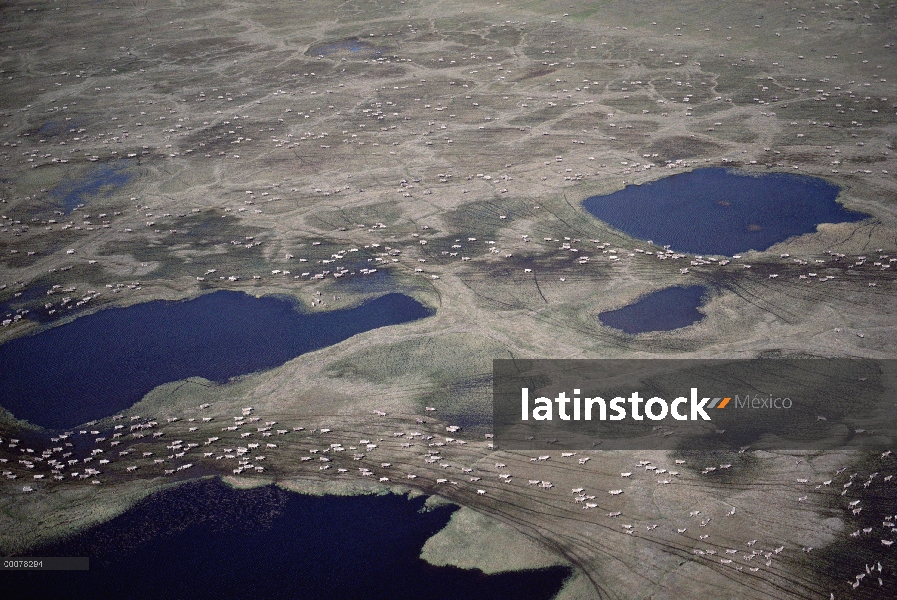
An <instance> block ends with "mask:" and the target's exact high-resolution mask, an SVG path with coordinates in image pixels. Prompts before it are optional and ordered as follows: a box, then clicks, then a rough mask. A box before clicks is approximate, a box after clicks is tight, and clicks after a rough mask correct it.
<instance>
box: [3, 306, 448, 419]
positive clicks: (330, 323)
mask: <svg viewBox="0 0 897 600" xmlns="http://www.w3.org/2000/svg"><path fill="white" fill-rule="evenodd" d="M431 314H433V311H432V310H430V309H428V308H427V307H425V306H424V305H422V304H420V303H419V302H417V301H416V300H414V299H413V298H411V297H409V296H405V295H402V294H395V293H393V294H386V295H384V296H381V297H379V298H377V299H375V300H370V301H368V302H365V303H363V304H361V305H359V306H357V307H355V308H348V309H342V310H333V311H328V312H315V313H301V312H299V311H297V310H296V306H295V305H294V304H293V303H292V302H290V301H288V300H285V299H281V298H273V297H262V298H255V297H253V296H250V295H248V294H244V293H242V292H230V291H218V292H214V293H211V294H206V295H204V296H200V297H198V298H195V299H193V300H188V301H182V302H166V301H155V302H147V303H144V304H137V305H134V306H129V307H127V308H112V309H107V310H101V311H99V312H97V313H94V314H91V315H87V316H84V317H80V318H77V319H75V320H74V321H72V322H70V323H66V324H64V325H61V326H58V327H54V328H51V329H47V330H44V331H41V332H39V333H37V334H34V335H31V336H28V337H24V338H18V339H14V340H11V341H9V342H7V343H5V344H3V345H0V404H2V406H3V407H4V408H6V409H7V410H9V411H10V412H11V413H12V414H13V415H15V416H16V417H17V418H21V419H25V420H27V421H30V422H32V423H34V424H37V425H41V426H44V427H48V428H67V427H73V426H75V425H78V424H80V423H85V422H87V421H90V420H93V419H100V418H103V417H107V416H109V415H112V414H114V413H116V412H118V411H120V410H122V409H125V408H127V407H129V406H131V405H132V404H134V403H136V402H138V401H139V400H140V399H141V398H143V396H144V395H146V394H147V393H148V392H149V391H150V390H152V389H153V388H155V387H157V386H159V385H161V384H163V383H168V382H171V381H179V380H181V379H186V378H188V377H194V376H199V377H204V378H206V379H209V380H211V381H215V382H222V383H223V382H225V381H227V380H228V379H231V378H232V377H236V376H239V375H245V374H247V373H253V372H256V371H261V370H264V369H270V368H272V367H276V366H280V365H282V364H284V363H285V362H287V361H288V360H291V359H293V358H295V357H297V356H299V355H300V354H304V353H305V352H310V351H312V350H318V349H320V348H324V347H326V346H329V345H332V344H336V343H338V342H341V341H343V340H345V339H348V338H350V337H352V336H353V335H357V334H359V333H362V332H364V331H369V330H371V329H376V328H378V327H384V326H387V325H396V324H399V323H405V322H408V321H413V320H416V319H421V318H423V317H427V316H430V315H431Z"/></svg>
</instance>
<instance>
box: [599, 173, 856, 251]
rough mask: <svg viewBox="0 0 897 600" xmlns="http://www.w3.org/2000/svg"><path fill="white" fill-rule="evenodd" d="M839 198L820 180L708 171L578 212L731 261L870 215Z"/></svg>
mask: <svg viewBox="0 0 897 600" xmlns="http://www.w3.org/2000/svg"><path fill="white" fill-rule="evenodd" d="M838 193H839V188H838V186H836V185H834V184H832V183H829V182H828V181H826V180H824V179H820V178H818V177H806V176H800V175H792V174H790V173H765V174H753V173H750V174H749V173H745V172H739V171H735V170H732V169H724V168H707V169H697V170H695V171H691V172H688V173H681V174H677V175H673V176H671V177H664V178H663V179H658V180H656V181H652V182H650V183H645V184H642V185H629V186H626V187H625V188H624V189H622V190H619V191H617V192H614V193H613V194H608V195H606V196H592V197H591V198H587V199H586V200H585V201H583V207H584V208H585V209H586V210H587V211H588V212H589V213H591V214H592V215H593V216H595V217H597V218H598V219H601V220H602V221H604V222H606V223H608V224H609V225H612V226H613V227H616V228H617V229H620V230H622V231H624V232H626V233H627V234H629V235H631V236H632V237H636V238H640V239H643V240H652V241H653V242H654V243H655V244H658V245H669V246H670V247H671V248H672V249H673V250H676V251H679V252H689V253H694V254H721V255H726V256H732V255H733V254H737V253H739V252H746V251H748V250H766V249H767V248H769V247H770V246H772V245H773V244H777V243H779V242H782V241H784V240H786V239H788V238H790V237H794V236H798V235H803V234H806V233H812V232H814V231H816V226H817V225H819V224H820V223H844V222H853V221H860V220H862V219H865V218H867V217H868V216H869V215H866V214H863V213H859V212H854V211H849V210H847V209H845V208H844V207H843V206H842V205H841V204H839V203H838V202H837V201H836V198H837V197H838Z"/></svg>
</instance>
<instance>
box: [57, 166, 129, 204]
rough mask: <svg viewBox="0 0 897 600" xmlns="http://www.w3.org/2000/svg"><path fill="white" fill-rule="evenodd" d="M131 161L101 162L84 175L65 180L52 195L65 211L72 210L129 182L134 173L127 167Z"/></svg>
mask: <svg viewBox="0 0 897 600" xmlns="http://www.w3.org/2000/svg"><path fill="white" fill-rule="evenodd" d="M128 164H129V161H127V160H122V161H118V162H114V163H108V164H100V165H97V166H95V167H94V168H92V169H91V170H90V171H88V172H87V174H86V175H84V176H83V177H79V178H77V179H68V180H64V181H62V182H61V183H59V185H57V186H56V187H55V188H53V189H52V190H51V191H50V195H51V196H53V197H55V198H58V199H59V200H60V201H61V202H62V205H63V207H64V208H65V212H67V213H68V212H72V211H73V210H74V209H75V208H77V206H78V205H79V204H86V203H87V202H88V201H89V200H90V199H91V198H92V197H95V196H98V195H103V196H108V195H110V194H111V193H113V192H114V191H115V190H117V189H118V188H120V187H121V186H123V185H125V184H126V183H128V181H130V180H131V177H133V173H128V172H127V171H126V170H125V169H126V168H127V167H128Z"/></svg>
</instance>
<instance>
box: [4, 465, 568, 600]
mask: <svg viewBox="0 0 897 600" xmlns="http://www.w3.org/2000/svg"><path fill="white" fill-rule="evenodd" d="M424 502H425V499H424V498H415V499H409V498H407V497H405V496H396V495H384V496H305V495H301V494H295V493H291V492H286V491H283V490H281V489H279V488H276V487H274V486H268V487H264V488H257V489H252V490H241V491H238V490H233V489H231V488H229V487H227V486H226V485H224V484H223V483H221V482H220V481H219V480H217V479H215V480H205V481H197V482H192V483H188V484H185V485H182V486H180V487H177V488H174V489H172V490H167V491H163V492H159V493H157V494H154V495H153V496H150V497H148V498H146V499H144V500H143V501H141V502H140V503H138V504H137V505H136V506H135V507H134V508H132V509H131V510H129V511H127V512H125V513H124V514H122V515H120V516H118V517H116V518H114V519H112V520H111V521H109V522H107V523H104V524H101V525H98V526H96V527H93V528H92V529H89V530H87V531H85V532H83V533H81V534H79V535H76V536H74V537H72V538H70V539H68V540H66V541H64V542H62V543H59V544H54V545H52V546H46V547H43V548H38V549H34V550H33V551H31V553H30V554H29V555H31V556H89V557H90V570H89V571H87V572H83V571H82V572H59V571H57V572H42V573H25V572H15V573H6V574H5V576H4V581H3V589H5V590H7V592H5V593H7V594H9V597H14V598H135V599H137V598H148V599H153V600H156V599H160V600H163V599H173V600H174V599H181V598H191V599H197V600H199V599H205V598H209V599H216V600H227V599H240V600H243V599H246V598H266V599H271V600H275V599H304V598H307V599H310V600H312V599H313V600H324V599H331V598H332V599H335V600H337V599H338V600H353V599H356V598H357V599H359V600H361V599H366V600H375V599H379V598H383V599H390V600H393V599H395V598H416V599H447V600H448V599H458V600H460V599H479V598H482V599H484V600H485V599H495V600H499V599H504V598H508V599H513V600H518V599H520V598H526V599H527V600H530V599H532V600H540V599H546V600H547V599H548V598H552V597H554V596H555V595H556V594H557V592H558V591H559V590H560V588H561V586H562V585H563V582H564V580H565V579H566V578H567V577H568V576H569V574H570V570H569V569H568V568H566V567H552V568H549V569H540V570H537V571H520V572H510V573H502V574H497V575H484V574H483V573H482V572H481V571H479V570H467V569H459V568H455V567H434V566H432V565H429V564H428V563H426V562H424V561H423V560H421V559H420V558H419V557H420V551H421V548H422V547H423V545H424V542H425V541H426V540H427V538H429V537H431V536H432V535H434V534H435V533H436V532H438V531H439V530H441V529H442V528H443V527H444V526H445V525H446V523H448V520H449V518H450V517H451V515H452V513H453V512H454V511H455V510H456V508H457V507H454V506H441V507H438V508H434V509H432V510H425V507H424Z"/></svg>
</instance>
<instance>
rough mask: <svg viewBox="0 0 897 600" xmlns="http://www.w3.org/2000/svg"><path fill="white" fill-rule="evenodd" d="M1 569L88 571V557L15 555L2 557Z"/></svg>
mask: <svg viewBox="0 0 897 600" xmlns="http://www.w3.org/2000/svg"><path fill="white" fill-rule="evenodd" d="M0 570H2V571H88V570H90V558H89V557H87V556H50V557H46V556H37V557H34V556H32V557H23V556H16V557H12V558H4V559H3V561H2V562H0Z"/></svg>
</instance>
